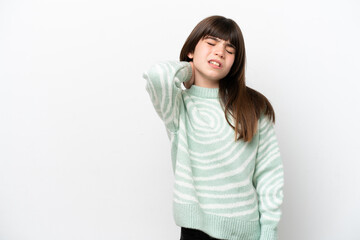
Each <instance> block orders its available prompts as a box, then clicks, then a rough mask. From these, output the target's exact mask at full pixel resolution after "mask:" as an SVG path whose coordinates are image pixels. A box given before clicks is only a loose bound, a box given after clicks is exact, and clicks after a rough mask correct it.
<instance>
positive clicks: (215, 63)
mask: <svg viewBox="0 0 360 240" xmlns="http://www.w3.org/2000/svg"><path fill="white" fill-rule="evenodd" d="M209 63H210V64H212V65H214V66H216V67H221V63H219V62H216V61H212V60H210V61H209Z"/></svg>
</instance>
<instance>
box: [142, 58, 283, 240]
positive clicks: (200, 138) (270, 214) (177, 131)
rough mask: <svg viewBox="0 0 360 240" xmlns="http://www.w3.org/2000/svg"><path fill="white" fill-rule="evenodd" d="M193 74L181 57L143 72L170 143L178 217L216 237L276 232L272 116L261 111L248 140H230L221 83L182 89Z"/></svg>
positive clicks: (253, 239) (279, 189)
mask: <svg viewBox="0 0 360 240" xmlns="http://www.w3.org/2000/svg"><path fill="white" fill-rule="evenodd" d="M191 75H192V68H191V65H190V63H188V62H179V61H165V62H161V63H158V64H154V65H153V66H152V67H150V68H149V69H148V70H147V71H146V72H144V73H143V78H144V79H145V80H146V90H147V92H148V93H149V95H150V99H151V101H152V104H153V106H154V108H155V110H156V112H157V114H158V115H159V117H160V118H161V120H162V121H163V122H164V124H165V128H166V132H167V135H168V137H169V140H170V144H171V159H172V167H173V171H174V194H173V216H174V219H175V223H176V224H177V225H178V226H181V227H187V228H194V229H198V230H201V231H203V232H205V233H207V234H208V235H210V236H212V237H215V238H219V239H228V240H259V239H260V240H274V239H277V226H278V223H279V221H280V217H281V209H280V206H281V204H282V201H283V184H284V179H283V165H282V160H281V157H280V152H279V146H278V142H277V138H276V135H275V131H274V125H273V123H272V122H271V121H270V120H269V118H268V117H266V116H265V115H263V114H262V115H261V117H260V119H259V120H258V126H259V127H258V131H257V132H256V134H255V135H254V137H253V139H252V141H251V142H248V143H246V142H244V141H242V140H240V141H236V142H235V140H234V134H235V132H234V130H233V129H232V128H231V127H230V125H229V124H228V123H227V121H226V119H225V115H224V111H223V109H222V107H221V105H220V101H219V97H218V92H219V89H218V88H204V87H200V86H197V85H192V86H191V88H190V89H185V88H184V87H182V86H181V84H182V83H183V82H185V81H188V80H190V79H191ZM229 120H230V122H231V123H233V122H232V120H231V119H230V118H229Z"/></svg>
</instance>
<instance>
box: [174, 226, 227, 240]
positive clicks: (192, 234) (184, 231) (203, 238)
mask: <svg viewBox="0 0 360 240" xmlns="http://www.w3.org/2000/svg"><path fill="white" fill-rule="evenodd" d="M180 240H220V239H217V238H213V237H210V236H209V235H207V234H206V233H204V232H202V231H200V230H196V229H191V228H184V227H182V228H181V236H180Z"/></svg>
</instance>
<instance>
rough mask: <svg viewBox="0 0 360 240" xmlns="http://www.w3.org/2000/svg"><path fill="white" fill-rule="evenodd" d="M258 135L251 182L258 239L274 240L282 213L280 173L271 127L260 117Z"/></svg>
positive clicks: (277, 147) (279, 158)
mask: <svg viewBox="0 0 360 240" xmlns="http://www.w3.org/2000/svg"><path fill="white" fill-rule="evenodd" d="M259 134H260V135H259V136H260V142H259V148H258V152H257V159H256V165H255V172H254V177H253V182H254V186H255V188H256V191H257V195H258V202H259V212H260V224H261V236H260V240H276V239H278V236H277V227H278V223H279V221H280V217H281V214H282V212H281V209H280V206H281V204H282V202H283V185H284V172H283V164H282V160H281V156H280V151H279V146H278V142H277V138H276V135H275V130H274V124H273V122H271V121H270V119H269V118H268V117H267V116H264V115H262V117H261V118H260V125H259Z"/></svg>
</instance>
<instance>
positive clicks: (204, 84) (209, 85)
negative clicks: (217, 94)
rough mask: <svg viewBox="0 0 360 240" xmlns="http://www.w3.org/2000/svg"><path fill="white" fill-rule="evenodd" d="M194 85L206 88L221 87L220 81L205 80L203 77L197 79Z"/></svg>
mask: <svg viewBox="0 0 360 240" xmlns="http://www.w3.org/2000/svg"><path fill="white" fill-rule="evenodd" d="M194 85H196V86H199V87H204V88H219V81H208V80H207V81H204V80H203V79H199V80H198V79H195V82H194Z"/></svg>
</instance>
